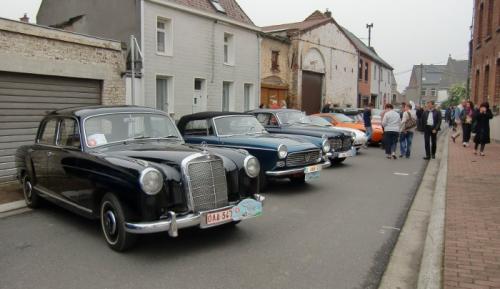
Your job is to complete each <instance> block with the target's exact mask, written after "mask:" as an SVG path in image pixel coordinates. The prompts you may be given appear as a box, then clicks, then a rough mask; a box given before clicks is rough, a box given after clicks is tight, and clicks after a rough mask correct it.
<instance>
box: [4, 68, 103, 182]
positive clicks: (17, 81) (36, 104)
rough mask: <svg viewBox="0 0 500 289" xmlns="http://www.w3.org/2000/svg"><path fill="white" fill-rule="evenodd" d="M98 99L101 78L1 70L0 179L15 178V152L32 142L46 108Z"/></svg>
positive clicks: (75, 104)
mask: <svg viewBox="0 0 500 289" xmlns="http://www.w3.org/2000/svg"><path fill="white" fill-rule="evenodd" d="M100 103H101V82H100V81H98V80H89V79H74V78H64V77H52V76H39V75H33V74H18V73H8V72H0V182H5V181H10V180H13V179H15V174H16V168H15V152H16V148H18V147H19V146H21V145H27V144H32V143H33V140H34V138H35V134H36V131H37V129H38V124H39V122H40V120H41V119H42V117H43V116H44V115H45V114H46V113H47V112H49V111H52V110H56V109H61V108H68V107H75V106H84V105H95V104H100Z"/></svg>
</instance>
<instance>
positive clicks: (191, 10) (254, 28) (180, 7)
mask: <svg viewBox="0 0 500 289" xmlns="http://www.w3.org/2000/svg"><path fill="white" fill-rule="evenodd" d="M144 1H147V2H150V3H154V4H157V5H161V6H166V7H169V8H172V9H176V10H179V11H183V12H187V13H191V14H194V15H197V16H201V17H205V18H209V19H214V20H217V21H221V22H225V23H228V24H231V25H234V26H238V27H240V28H244V29H248V30H251V31H255V32H261V29H260V27H257V26H254V25H249V24H245V23H243V22H239V21H236V20H232V19H230V18H228V17H223V16H219V15H217V14H214V13H210V12H205V11H202V10H198V9H194V8H191V7H188V6H185V5H181V4H177V3H173V2H170V1H162V0H144Z"/></svg>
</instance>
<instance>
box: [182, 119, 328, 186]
mask: <svg viewBox="0 0 500 289" xmlns="http://www.w3.org/2000/svg"><path fill="white" fill-rule="evenodd" d="M177 126H178V127H179V130H180V131H181V134H182V135H183V137H184V140H185V141H186V142H187V143H191V144H202V143H206V144H207V145H209V146H222V147H228V148H235V149H243V150H246V151H248V152H249V153H250V154H251V155H253V156H255V157H256V158H257V159H258V160H259V162H260V165H261V172H262V173H261V185H262V186H265V184H266V181H267V178H290V180H291V181H292V182H298V183H302V182H305V181H308V180H312V179H315V178H318V177H319V174H320V171H321V169H322V168H323V167H328V166H330V162H329V161H328V157H327V155H326V154H327V153H328V152H329V151H330V143H329V142H328V140H326V139H325V140H322V141H321V144H319V145H318V144H314V143H311V142H310V141H308V140H306V139H303V138H298V137H294V136H278V135H272V134H269V133H268V132H267V131H266V130H265V128H264V127H263V126H262V124H261V123H260V122H259V121H258V120H257V119H256V118H255V116H253V115H251V114H242V113H232V112H201V113H196V114H191V115H187V116H184V117H182V118H181V119H180V120H179V122H178V125H177Z"/></svg>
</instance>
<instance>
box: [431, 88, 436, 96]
mask: <svg viewBox="0 0 500 289" xmlns="http://www.w3.org/2000/svg"><path fill="white" fill-rule="evenodd" d="M436 95H437V93H436V89H435V88H431V96H436Z"/></svg>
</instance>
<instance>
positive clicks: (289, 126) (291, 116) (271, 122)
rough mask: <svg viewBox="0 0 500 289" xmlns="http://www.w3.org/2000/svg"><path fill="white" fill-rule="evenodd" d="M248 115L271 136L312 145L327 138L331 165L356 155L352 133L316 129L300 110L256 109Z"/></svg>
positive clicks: (321, 128) (322, 128) (323, 128)
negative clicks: (280, 135) (280, 136)
mask: <svg viewBox="0 0 500 289" xmlns="http://www.w3.org/2000/svg"><path fill="white" fill-rule="evenodd" d="M249 113H252V114H253V115H255V116H256V117H257V119H258V120H259V122H260V123H262V125H264V127H265V128H266V130H267V131H268V132H270V133H273V134H286V135H295V136H296V137H298V136H300V137H303V138H305V139H307V140H309V141H311V142H313V143H314V142H315V141H314V139H318V140H321V139H323V138H327V139H328V140H329V141H330V149H331V151H330V152H329V153H328V157H329V158H330V160H331V162H332V164H335V163H341V162H343V161H344V160H345V159H346V158H348V157H352V156H354V155H355V154H356V150H355V149H354V148H353V142H354V135H353V134H352V133H344V132H340V131H333V130H331V129H329V128H325V127H318V126H317V125H314V124H313V123H312V122H311V120H310V119H309V118H307V117H306V115H305V114H304V113H303V112H301V111H300V110H295V109H257V110H253V111H250V112H249ZM316 142H317V141H316Z"/></svg>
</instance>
